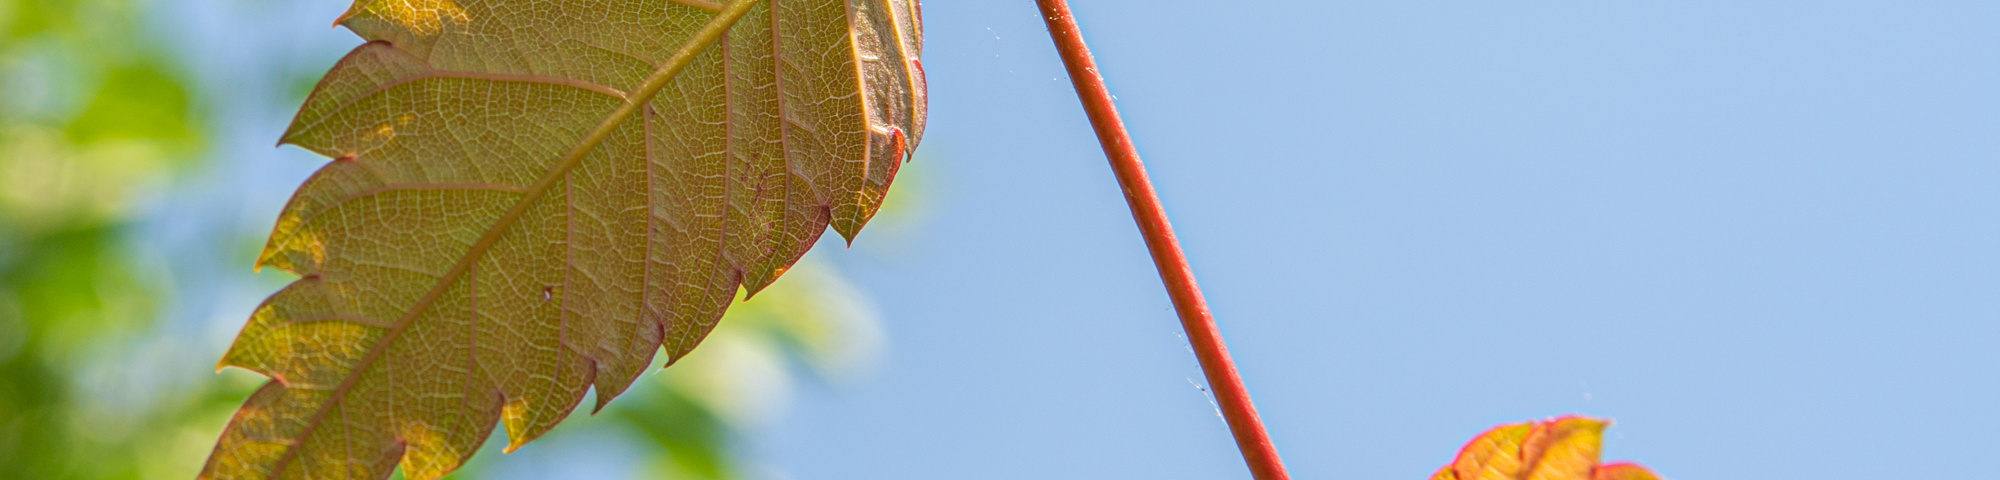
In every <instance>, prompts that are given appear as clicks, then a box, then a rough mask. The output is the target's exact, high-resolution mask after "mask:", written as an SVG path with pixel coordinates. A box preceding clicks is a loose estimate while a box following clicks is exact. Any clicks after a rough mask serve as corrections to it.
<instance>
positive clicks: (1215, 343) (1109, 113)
mask: <svg viewBox="0 0 2000 480" xmlns="http://www.w3.org/2000/svg"><path fill="white" fill-rule="evenodd" d="M1035 3H1037V4H1039V5H1040V6H1041V12H1042V20H1043V21H1044V22H1047V23H1048V28H1049V37H1050V38H1051V39H1053V40H1054V41H1055V44H1056V51H1057V52H1058V53H1060V54H1061V55H1062V59H1063V66H1064V67H1066V68H1067V69H1068V70H1069V78H1070V82H1071V83H1073V84H1074V85H1075V86H1076V96H1077V99H1078V100H1081V101H1082V102H1083V110H1084V112H1085V113H1086V114H1088V115H1089V116H1090V125H1091V127H1092V128H1093V129H1095V130H1096V131H1097V141H1098V143H1099V144H1100V145H1102V146H1103V148H1104V156H1105V158H1106V159H1107V160H1110V161H1111V171H1112V172H1113V173H1114V174H1116V175H1117V177H1118V185H1119V186H1120V187H1122V189H1123V190H1124V192H1125V203H1126V205H1129V206H1130V207H1131V208H1132V218H1133V220H1134V221H1136V222H1137V223H1138V224H1139V233H1140V234H1141V235H1142V236H1144V237H1145V239H1146V249H1147V250H1148V251H1150V252H1151V253H1152V256H1153V265H1154V266H1156V267H1158V268H1159V270H1160V280H1161V281H1162V283H1165V284H1166V287H1167V295H1168V296H1169V297H1170V298H1172V299H1173V302H1174V310H1175V311H1176V312H1178V313H1179V315H1180V320H1181V328H1183V329H1185V330H1186V331H1187V337H1188V343H1189V344H1191V345H1192V346H1193V348H1194V353H1195V358H1197V359H1199V360H1200V361H1201V370H1202V374H1203V376H1205V377H1206V378H1207V379H1208V384H1209V385H1210V386H1211V387H1213V388H1214V392H1215V400H1216V403H1217V406H1218V407H1219V408H1220V409H1221V410H1222V416H1223V419H1224V420H1225V421H1227V422H1228V423H1229V430H1230V433H1231V434H1232V435H1234V436H1235V438H1236V447H1237V449H1239V450H1241V451H1242V452H1243V461H1244V462H1245V463H1247V464H1249V467H1250V473H1251V476H1253V477H1255V478H1256V479H1257V480H1290V478H1291V475H1290V474H1288V473H1286V472H1285V464H1284V462H1283V461H1281V460H1280V459H1279V458H1278V449H1277V446H1276V445H1274V444H1272V443H1271V436H1270V434H1269V433H1267V432H1265V430H1264V421H1263V420H1262V419H1259V418H1258V417H1257V407H1256V405H1254V404H1252V403H1251V402H1250V391H1249V389H1247V388H1245V387H1244V386H1243V378H1242V377H1241V376H1239V375H1238V374H1237V373H1236V363H1235V362H1234V361H1232V360H1230V358H1229V348H1228V347H1227V346H1226V345H1224V344H1223V341H1222V333H1221V332H1220V331H1218V330H1217V329H1216V326H1215V317H1214V316H1213V315H1211V314H1210V313H1209V310H1208V301H1207V300H1205V299H1203V298H1202V295H1201V286H1200V285H1197V284H1196V283H1195V280H1194V271H1193V269H1191V268H1189V267H1188V261H1187V254H1185V253H1183V252H1182V251H1181V246H1180V240H1178V239H1176V238H1175V237H1174V227H1173V225H1171V224H1169V223H1168V222H1167V212H1166V209H1165V208H1164V207H1162V206H1160V197H1159V195H1158V194H1157V193H1155V192H1154V191H1153V183H1152V180H1150V179H1148V178H1147V176H1146V165H1145V163H1144V162H1141V161H1140V160H1139V152H1138V149H1137V148H1136V147H1134V145H1133V143H1132V136H1131V134H1129V133H1127V132H1126V130H1125V122H1124V120H1122V119H1120V118H1119V116H1118V106H1117V105H1116V104H1114V103H1112V101H1111V92H1110V90H1109V89H1107V88H1105V86H1104V77H1103V76H1102V75H1100V74H1099V70H1098V69H1097V61H1096V60H1095V59H1094V58H1092V57H1091V55H1090V47H1089V46H1087V45H1085V44H1084V42H1083V34H1082V32H1081V31H1079V30H1078V29H1077V25H1076V16H1075V15H1074V14H1071V13H1070V9H1069V2H1068V0H1035Z"/></svg>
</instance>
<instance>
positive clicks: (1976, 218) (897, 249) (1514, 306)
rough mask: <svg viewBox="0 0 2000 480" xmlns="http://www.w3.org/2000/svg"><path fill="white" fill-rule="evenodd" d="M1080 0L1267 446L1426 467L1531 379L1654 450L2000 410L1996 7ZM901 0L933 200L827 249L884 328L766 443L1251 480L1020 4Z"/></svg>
mask: <svg viewBox="0 0 2000 480" xmlns="http://www.w3.org/2000/svg"><path fill="white" fill-rule="evenodd" d="M1239 6H1241V7H1245V8H1234V7H1239ZM1074 8H1075V9H1076V11H1077V14H1078V16H1079V18H1080V19H1081V22H1082V24H1083V28H1084V33H1085V36H1086V38H1087V39H1088V40H1089V41H1090V42H1091V44H1092V46H1093V47H1094V48H1095V50H1096V52H1097V55H1098V58H1099V61H1100V62H1101V64H1102V66H1103V67H1104V69H1105V71H1106V75H1107V77H1108V79H1109V82H1110V84H1111V86H1112V89H1113V92H1114V93H1115V94H1117V95H1118V97H1119V100H1120V106H1121V108H1122V109H1123V111H1124V113H1125V115H1126V119H1127V121H1128V122H1129V124H1130V126H1131V127H1132V128H1133V130H1134V135H1135V138H1136V140H1137V142H1138V143H1139V145H1140V148H1141V151H1142V153H1143V154H1144V155H1145V157H1146V160H1147V161H1148V163H1149V167H1150V169H1151V172H1152V175H1153V178H1154V180H1155V181H1156V182H1157V184H1158V186H1159V188H1160V190H1161V191H1162V195H1163V197H1164V198H1165V201H1166V203H1167V206H1168V209H1169V213H1170V215H1172V217H1173V220H1174V222H1175V226H1176V227H1177V228H1178V230H1179V232H1180V235H1181V237H1182V239H1183V241H1184V242H1185V243H1186V246H1187V249H1188V254H1189V255H1190V256H1191V257H1192V258H1193V262H1194V264H1195V268H1196V272H1197V274H1198V275H1199V277H1200V280H1201V281H1202V282H1203V285H1204V286H1205V287H1206V288H1207V292H1208V295H1209V298H1210V300H1211V302H1212V303H1213V304H1214V307H1215V310H1216V314H1217V316H1218V318H1219V321H1220V322H1221V325H1222V328H1223V331H1224V334H1225V335H1226V336H1227V337H1228V339H1229V341H1230V347H1231V348H1232V350H1233V352H1234V353H1235V356H1236V358H1237V361H1238V362H1239V366H1240V367H1241V368H1242V370H1243V374H1244V376H1245V378H1246V379H1247V381H1248V382H1249V385H1250V387H1251V390H1252V392H1253V394H1254V395H1255V397H1256V400H1257V402H1258V405H1259V407H1260V408H1261V409H1262V411H1263V413H1264V416H1265V420H1266V421H1267V422H1268V423H1269V424H1270V428H1271V431H1272V433H1273V435H1274V436H1275V439H1276V441H1277V443H1278V445H1279V449H1280V450H1281V452H1283V453H1284V455H1285V458H1286V461H1287V463H1288V465H1290V467H1291V469H1292V471H1293V473H1294V476H1295V477H1297V478H1342V479H1394V478H1425V476H1427V475H1428V474H1429V473H1430V472H1431V471H1432V470H1434V469H1435V468H1437V467H1438V466H1439V465H1441V464H1443V463H1444V462H1445V461H1447V460H1449V459H1450V457H1451V455H1452V454H1453V453H1454V452H1455V451H1456V448H1457V447H1458V446H1459V445H1460V444H1461V443H1463V442H1464V441H1465V440H1466V439H1469V438H1470V437H1471V436H1472V435H1473V434H1475V433H1477V432H1479V431H1480V430H1482V429H1484V428H1486V427H1488V426H1491V425H1494V424H1498V423H1505V422H1513V421H1522V420H1527V419H1533V418H1541V417H1547V416H1551V415H1557V414H1563V413H1584V414H1590V415H1597V416H1605V417H1610V418H1613V419H1616V420H1617V422H1618V423H1617V425H1616V426H1614V427H1613V428H1612V430H1611V433H1610V435H1609V438H1608V440H1607V444H1608V446H1607V455H1608V456H1610V457H1613V458H1627V459H1636V460H1640V461H1642V462H1644V463H1646V464H1649V465H1651V466H1654V467H1655V468H1656V469H1657V470H1659V471H1660V472H1662V473H1663V474H1665V475H1667V476H1669V477H1671V478H1683V479H1692V478H1715V479H1727V478H1746V479H1747V478H1826V479H1840V478H1853V479H1872V478H1941V477H1950V476H1959V475H1964V474H1966V473H1965V472H1967V471H1968V470H1969V469H1970V468H1974V466H1975V465H1976V462H1975V459H1978V458H1984V457H1986V456H1989V455H1990V452H1992V451H1993V450H1995V449H1996V447H2000V443H1996V441H1995V440H1994V438H1996V435H1994V434H1993V433H1992V432H1994V431H1996V430H2000V413H1995V411H1994V410H1993V409H1992V408H1991V407H1992V406H1993V405H1995V404H2000V388H1996V386H2000V383H1996V380H2000V379H1996V373H2000V353H1996V352H2000V349H1996V348H1994V344H1995V342H1996V340H2000V302H1996V300H2000V296H1996V293H2000V289H1996V287H2000V274H1997V273H1996V272H2000V268H1996V267H2000V256H1996V254H1995V248H1994V247H1995V246H1996V245H2000V243H1996V240H2000V229H1996V223H1995V220H1996V218H2000V217H1996V214H2000V162H1995V161H1994V160H1995V158H1996V155H1995V154H1996V153H2000V136H1996V135H1995V133H1994V132H1996V131H2000V129H1996V127H2000V108H1996V107H2000V105H1996V100H2000V98H1996V93H2000V89H1996V86H2000V70H1996V68H1995V60H1996V58H2000V56H1996V53H2000V34H1996V32H2000V31H1996V30H1995V29H1993V28H1991V27H1992V23H1991V20H1992V19H1993V18H2000V17H1996V14H2000V5H1996V4H1993V3H1991V2H1672V3H1670V4H1658V3H1645V2H1576V1H1570V2H1463V1H1417V2H1322V1H1272V2H1257V3H1228V2H1223V3H1216V2H1194V1H1177V0H1154V1H1143V2H1142V1H1109V0H1096V1H1093V0H1079V1H1076V2H1075V5H1074ZM1253 8H1254V10H1253ZM925 14H926V20H927V24H926V27H927V29H926V33H927V35H928V36H929V38H928V43H927V45H926V48H927V50H926V55H925V66H926V67H927V69H928V71H929V73H930V79H931V88H932V93H933V97H932V102H933V103H932V109H933V116H932V126H931V129H930V130H929V132H930V133H929V134H928V136H927V137H926V140H925V141H926V143H925V144H924V145H923V146H922V148H921V149H920V151H919V155H918V159H917V161H916V163H914V164H911V165H909V166H908V167H906V170H905V171H906V172H917V173H915V174H917V175H921V176H922V177H921V179H920V181H923V182H925V183H924V184H923V185H922V186H921V187H920V188H921V190H922V193H921V195H923V196H924V197H925V198H923V199H922V200H923V201H924V203H926V204H927V205H928V206H927V216H926V217H925V220H924V223H923V224H922V226H921V228H918V229H915V230H913V233H910V234H907V235H888V237H890V238H871V235H869V232H864V233H863V235H862V236H861V238H860V240H859V241H858V242H857V243H858V244H860V245H861V246H859V247H857V248H856V251H850V252H836V251H827V252H822V253H820V255H826V256H827V257H829V258H833V259H835V260H837V261H839V262H840V263H842V264H843V265H844V266H846V267H848V268H849V271H851V272H855V274H856V275H857V277H858V278H859V279H860V281H861V284H862V285H863V287H864V288H865V289H867V290H868V291H869V292H871V294H872V295H874V296H875V297H876V299H877V301H878V302H879V303H880V304H881V305H882V308H883V311H884V312H885V318H886V320H887V322H888V332H889V335H890V339H891V343H890V344H891V349H890V352H889V354H888V356H887V361H886V362H884V364H883V367H882V368H881V370H880V371H879V372H877V374H876V375H874V376H873V377H871V379H870V380H868V381H864V382H860V383H858V384H856V385H842V386H835V387H830V388H824V389H820V390H818V391H816V392H814V393H812V394H811V395H809V396H808V397H807V398H806V399H804V400H803V401H801V402H800V404H799V405H798V406H797V408H795V409H794V410H793V411H792V413H791V414H790V415H788V416H787V417H786V418H785V419H784V421H783V422H782V423H780V426H779V427H777V428H776V431H775V432H773V433H772V434H771V435H769V437H768V438H767V439H765V440H764V441H763V443H762V445H761V448H762V449H764V451H766V452H767V454H768V455H770V456H771V457H772V458H773V459H774V460H775V461H776V462H777V463H778V464H779V465H780V466H781V467H782V468H783V469H784V470H786V471H788V472H791V473H792V474H793V476H794V477H795V478H911V479H917V478H960V479H983V478H992V479H1001V478H1189V479H1194V478H1242V477H1245V476H1246V475H1245V474H1244V470H1243V468H1242V467H1241V466H1240V461H1239V460H1238V459H1237V457H1236V453H1235V451H1234V448H1233V446H1232V445H1231V444H1230V443H1228V442H1229V440H1228V436H1227V433H1226V430H1225V429H1224V426H1223V424H1222V423H1221V422H1220V420H1218V419H1217V418H1216V416H1215V414H1214V409H1213V407H1212V406H1211V405H1210V404H1209V402H1208V400H1207V399H1206V398H1205V396H1204V395H1203V394H1202V392H1201V391H1199V390H1197V389H1196V388H1195V387H1194V386H1192V385H1191V383H1190V379H1193V380H1195V381H1199V380H1200V378H1201V376H1200V373H1199V371H1198V370H1197V368H1196V366H1195V362H1194V359H1193V356H1192V355H1191V354H1190V353H1188V351H1187V349H1186V348H1185V347H1184V346H1183V345H1184V341H1183V340H1182V339H1181V338H1180V337H1179V336H1178V335H1177V332H1178V326H1177V324H1176V323H1175V320H1174V317H1173V315H1172V312H1171V311H1170V310H1169V309H1168V303H1167V300H1166V296H1165V294H1164V293H1163V291H1162V290H1161V288H1160V287H1159V285H1158V283H1157V279H1156V277H1155V276H1154V273H1153V270H1152V266H1151V264H1150V263H1149V262H1148V259H1147V257H1146V256H1145V254H1144V251H1143V250H1142V248H1141V244H1140V243H1139V238H1138V236H1137V233H1136V230H1135V229H1134V228H1133V227H1132V226H1131V222H1130V218H1129V216H1128V214H1127V213H1126V211H1125V207H1124V206H1123V204H1122V203H1121V201H1120V199H1119V196H1118V193H1117V189H1116V187H1115V184H1114V183H1113V180H1112V177H1111V175H1110V172H1109V169H1108V168H1107V167H1106V166H1105V163H1104V160H1103V159H1102V157H1101V156H1100V153H1099V152H1098V150H1097V146H1096V144H1095V140H1094V138H1093V137H1092V136H1091V134H1090V131H1089V129H1088V127H1087V125H1086V124H1085V123H1084V120H1083V116H1082V111H1081V109H1080V108H1079V107H1078V106H1077V104H1076V100H1075V98H1074V96H1073V94H1072V92H1071V90H1070V87H1069V84H1068V79H1067V77H1065V76H1063V74H1062V70H1061V66H1060V64H1059V62H1058V60H1057V59H1056V57H1055V55H1054V50H1053V49H1052V47H1050V46H1049V43H1048V40H1047V37H1046V33H1045V31H1044V29H1043V27H1042V24H1041V22H1040V20H1039V19H1038V18H1037V14H1036V11H1035V10H1034V6H1033V2H1030V1H1027V0H1021V1H976V2H972V1H959V2H943V1H938V2H929V3H928V4H927V5H926V8H925ZM874 241H882V242H885V243H889V244H890V246H889V247H885V248H871V247H870V246H869V244H870V243H871V242H874Z"/></svg>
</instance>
